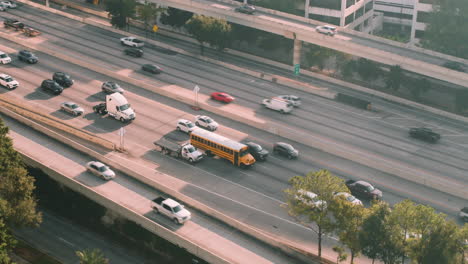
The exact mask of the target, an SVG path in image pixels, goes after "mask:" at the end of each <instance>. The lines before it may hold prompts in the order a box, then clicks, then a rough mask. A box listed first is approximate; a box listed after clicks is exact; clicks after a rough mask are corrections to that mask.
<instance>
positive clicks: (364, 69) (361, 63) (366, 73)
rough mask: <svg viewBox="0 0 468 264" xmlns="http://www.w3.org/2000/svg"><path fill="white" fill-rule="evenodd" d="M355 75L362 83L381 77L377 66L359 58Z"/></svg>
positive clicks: (380, 71)
mask: <svg viewBox="0 0 468 264" xmlns="http://www.w3.org/2000/svg"><path fill="white" fill-rule="evenodd" d="M356 66H357V73H358V74H359V76H361V78H362V79H363V80H364V81H372V80H375V79H377V78H379V77H380V75H382V70H381V69H380V67H379V64H378V63H376V62H374V61H371V60H368V59H364V58H360V59H359V60H358V61H357V63H356Z"/></svg>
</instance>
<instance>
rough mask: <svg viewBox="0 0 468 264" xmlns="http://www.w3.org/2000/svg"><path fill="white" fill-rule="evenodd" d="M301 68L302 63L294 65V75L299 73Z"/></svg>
mask: <svg viewBox="0 0 468 264" xmlns="http://www.w3.org/2000/svg"><path fill="white" fill-rule="evenodd" d="M300 69H301V65H300V64H295V65H294V75H299V70H300Z"/></svg>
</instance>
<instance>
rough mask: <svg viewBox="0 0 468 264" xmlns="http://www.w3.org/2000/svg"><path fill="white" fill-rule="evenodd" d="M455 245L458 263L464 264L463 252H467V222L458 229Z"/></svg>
mask: <svg viewBox="0 0 468 264" xmlns="http://www.w3.org/2000/svg"><path fill="white" fill-rule="evenodd" d="M456 247H457V250H458V255H459V258H460V264H465V254H466V253H468V252H467V251H468V224H466V223H465V225H464V226H463V227H462V228H460V229H458V232H457V237H456Z"/></svg>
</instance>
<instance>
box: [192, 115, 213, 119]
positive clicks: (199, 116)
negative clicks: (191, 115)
mask: <svg viewBox="0 0 468 264" xmlns="http://www.w3.org/2000/svg"><path fill="white" fill-rule="evenodd" d="M195 118H198V119H208V118H209V119H213V118H211V117H209V116H206V115H197V116H195Z"/></svg>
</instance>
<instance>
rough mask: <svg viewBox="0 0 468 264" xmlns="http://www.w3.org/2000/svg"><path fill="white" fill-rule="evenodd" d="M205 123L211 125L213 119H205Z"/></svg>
mask: <svg viewBox="0 0 468 264" xmlns="http://www.w3.org/2000/svg"><path fill="white" fill-rule="evenodd" d="M205 121H206V122H207V123H213V119H211V118H207V119H205Z"/></svg>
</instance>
